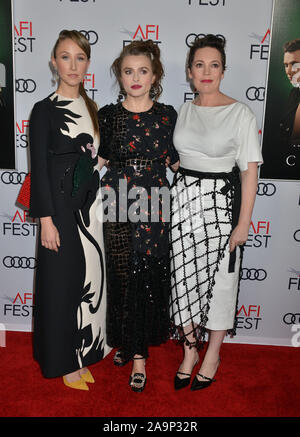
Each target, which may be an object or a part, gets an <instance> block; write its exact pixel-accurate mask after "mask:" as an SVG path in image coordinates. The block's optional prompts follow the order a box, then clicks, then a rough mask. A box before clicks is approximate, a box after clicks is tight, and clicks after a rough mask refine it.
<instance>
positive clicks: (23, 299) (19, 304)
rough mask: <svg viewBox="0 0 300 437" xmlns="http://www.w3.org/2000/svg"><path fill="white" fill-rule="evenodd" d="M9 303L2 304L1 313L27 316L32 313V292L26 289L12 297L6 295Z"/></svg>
mask: <svg viewBox="0 0 300 437" xmlns="http://www.w3.org/2000/svg"><path fill="white" fill-rule="evenodd" d="M7 300H9V301H10V302H11V303H6V304H4V307H3V315H4V316H7V315H12V316H13V317H28V316H31V315H32V309H33V294H32V292H29V291H26V292H23V293H20V292H19V293H17V295H16V296H15V297H14V298H11V297H7Z"/></svg>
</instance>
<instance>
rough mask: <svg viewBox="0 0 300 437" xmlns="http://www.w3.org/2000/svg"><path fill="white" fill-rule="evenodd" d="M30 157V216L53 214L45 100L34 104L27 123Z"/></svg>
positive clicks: (47, 119)
mask: <svg viewBox="0 0 300 437" xmlns="http://www.w3.org/2000/svg"><path fill="white" fill-rule="evenodd" d="M29 142H30V159H31V189H30V191H31V193H30V211H29V215H30V217H47V216H53V215H54V214H55V210H54V204H53V198H52V191H51V184H50V175H49V146H50V142H51V130H50V117H49V111H48V110H47V105H46V102H44V101H41V102H38V103H36V104H35V105H34V107H33V110H32V113H31V117H30V124H29Z"/></svg>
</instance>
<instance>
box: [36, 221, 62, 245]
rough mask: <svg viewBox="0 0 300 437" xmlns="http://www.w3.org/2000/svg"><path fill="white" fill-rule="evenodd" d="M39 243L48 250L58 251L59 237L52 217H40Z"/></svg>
mask: <svg viewBox="0 0 300 437" xmlns="http://www.w3.org/2000/svg"><path fill="white" fill-rule="evenodd" d="M40 221H41V244H42V246H43V247H45V248H46V249H49V250H55V252H58V248H59V247H60V238H59V233H58V230H57V228H56V226H55V225H54V224H53V221H52V217H41V219H40Z"/></svg>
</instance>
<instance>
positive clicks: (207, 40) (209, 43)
mask: <svg viewBox="0 0 300 437" xmlns="http://www.w3.org/2000/svg"><path fill="white" fill-rule="evenodd" d="M225 45H226V40H225V38H220V37H219V36H216V35H212V34H208V35H206V36H204V37H202V38H196V39H195V41H194V42H193V44H192V46H191V48H190V51H189V53H188V57H187V67H188V68H189V69H190V70H191V68H192V65H193V62H194V58H195V54H196V51H197V50H198V49H203V48H204V47H213V48H215V49H217V50H218V51H219V53H220V55H221V61H222V67H223V71H225V70H226V54H225Z"/></svg>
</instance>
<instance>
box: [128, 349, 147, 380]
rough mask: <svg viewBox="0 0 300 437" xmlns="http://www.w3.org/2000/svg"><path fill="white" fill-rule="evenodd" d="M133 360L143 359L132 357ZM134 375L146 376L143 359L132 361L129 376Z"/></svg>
mask: <svg viewBox="0 0 300 437" xmlns="http://www.w3.org/2000/svg"><path fill="white" fill-rule="evenodd" d="M134 358H143V357H142V356H141V355H138V354H136V355H134ZM134 373H143V374H144V375H146V371H145V359H136V360H135V359H133V365H132V372H131V376H132V375H133V374H134Z"/></svg>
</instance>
